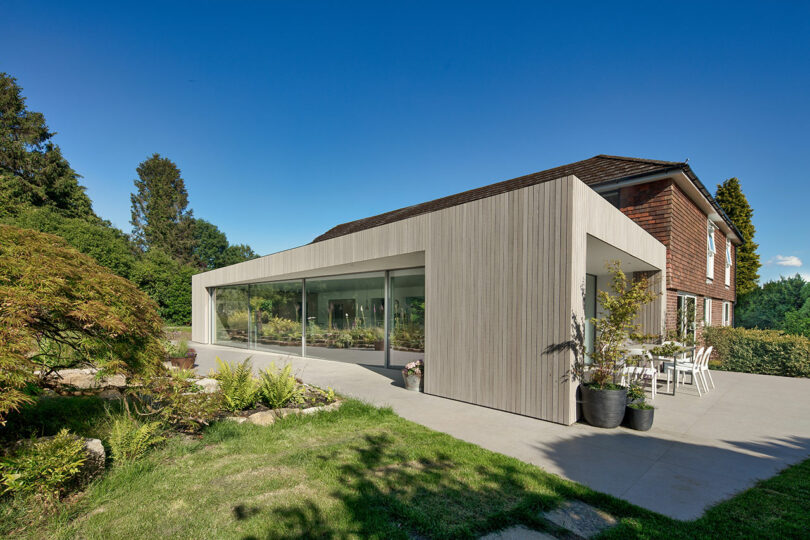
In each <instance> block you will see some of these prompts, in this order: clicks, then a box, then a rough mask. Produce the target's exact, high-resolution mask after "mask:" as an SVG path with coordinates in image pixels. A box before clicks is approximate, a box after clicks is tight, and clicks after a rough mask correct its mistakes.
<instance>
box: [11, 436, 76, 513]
mask: <svg viewBox="0 0 810 540" xmlns="http://www.w3.org/2000/svg"><path fill="white" fill-rule="evenodd" d="M86 460H87V455H86V454H85V452H84V441H83V440H82V439H80V438H78V437H76V436H75V435H72V434H71V433H70V432H69V431H68V430H67V429H63V430H62V431H60V432H59V433H58V434H57V435H56V436H54V437H50V438H47V439H35V438H32V439H31V440H30V441H27V442H25V443H23V444H22V446H20V448H19V449H18V450H17V451H16V452H15V453H14V454H12V455H11V456H9V457H6V458H4V459H3V460H2V461H0V482H2V486H3V493H14V494H38V495H43V496H45V497H57V498H58V497H59V496H60V495H61V494H62V493H63V492H64V491H65V490H66V489H67V488H68V487H69V486H70V485H71V483H72V482H73V481H74V480H75V479H76V478H77V476H78V475H79V472H80V471H81V468H82V465H84V462H85V461H86Z"/></svg>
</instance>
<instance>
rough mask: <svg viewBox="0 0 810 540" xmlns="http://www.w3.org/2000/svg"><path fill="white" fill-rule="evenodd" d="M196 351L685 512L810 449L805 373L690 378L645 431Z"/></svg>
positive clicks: (319, 366) (353, 372)
mask: <svg viewBox="0 0 810 540" xmlns="http://www.w3.org/2000/svg"><path fill="white" fill-rule="evenodd" d="M192 346H193V347H194V348H195V349H196V350H197V363H198V366H197V368H196V369H197V371H198V372H199V373H203V374H205V373H207V372H208V371H209V369H211V368H214V367H215V365H216V364H215V360H214V359H215V357H216V356H219V357H220V358H222V359H223V360H226V361H241V360H243V359H244V358H246V357H247V356H252V357H253V365H254V367H255V368H257V369H260V368H264V367H266V366H267V365H269V363H270V362H271V361H273V362H275V363H276V365H281V364H284V363H287V362H289V363H291V364H292V366H293V370H294V371H295V373H296V376H298V377H300V378H301V379H303V380H305V381H307V382H310V383H312V384H316V385H319V386H324V387H325V386H331V387H332V388H334V389H335V391H337V392H339V393H342V394H344V395H347V396H352V397H356V398H359V399H362V400H364V401H367V402H369V403H372V404H374V405H378V406H390V407H392V408H393V409H394V411H396V413H397V414H399V415H400V416H402V417H404V418H406V419H408V420H411V421H413V422H417V423H419V424H422V425H424V426H427V427H429V428H431V429H435V430H437V431H442V432H444V433H448V434H450V435H452V436H454V437H457V438H459V439H462V440H465V441H468V442H471V443H474V444H477V445H479V446H481V447H483V448H486V449H488V450H492V451H495V452H500V453H502V454H506V455H509V456H512V457H515V458H517V459H520V460H523V461H526V462H528V463H532V464H534V465H537V466H539V467H541V468H543V469H544V470H546V471H548V472H551V473H553V474H557V475H560V476H562V477H564V478H568V479H570V480H574V481H576V482H579V483H581V484H584V485H586V486H589V487H591V488H593V489H595V490H597V491H601V492H603V493H608V494H610V495H614V496H617V497H620V498H623V499H625V500H629V501H630V502H632V503H634V504H637V505H639V506H642V507H644V508H647V509H649V510H654V511H656V512H660V513H662V514H664V515H667V516H670V517H673V518H676V519H682V520H691V519H696V518H698V517H700V515H702V513H703V512H704V510H705V508H706V507H708V506H711V505H714V504H717V503H718V502H721V501H723V500H725V499H727V498H729V497H731V496H733V495H734V494H736V493H738V492H739V491H741V490H744V489H746V488H748V487H751V486H753V485H754V484H755V483H756V481H757V480H759V479H763V478H768V477H770V476H773V475H774V474H776V473H777V472H778V471H779V470H781V469H783V468H785V467H787V466H789V465H792V464H795V463H798V462H800V461H802V460H804V459H807V458H808V457H810V415H808V414H807V411H810V379H792V378H787V377H772V376H765V375H750V374H744V373H731V372H713V373H712V374H713V376H714V381H715V384H716V386H717V388H716V389H714V390H710V391H709V393H708V394H704V395H703V397H698V396H697V392H692V390H694V388H693V387H691V386H690V385H688V384H687V385H684V386H681V387H680V388H679V391H678V393H677V395H676V396H672V395H668V394H665V393H664V390H665V386H666V385H665V384H664V385H659V390H661V392H660V393H659V394H658V395H657V397H656V399H655V401H654V405H655V407H656V411H655V423H654V424H653V427H652V429H651V430H650V431H648V432H637V431H632V430H629V429H626V428H618V429H614V430H603V429H598V428H592V427H590V426H588V425H585V424H575V425H573V426H562V425H559V424H553V423H551V422H545V421H543V420H538V419H535V418H529V417H525V416H519V415H516V414H511V413H507V412H504V411H498V410H494V409H488V408H486V407H479V406H476V405H471V404H468V403H463V402H459V401H454V400H451V399H445V398H441V397H438V396H431V395H427V394H423V393H419V392H409V391H407V390H405V389H404V388H403V384H402V375H401V373H400V372H399V370H386V369H384V368H381V367H379V366H362V365H358V364H352V363H348V362H338V361H330V360H321V359H315V358H302V357H295V356H284V355H278V354H272V353H265V352H260V351H248V350H244V349H234V348H230V347H221V346H212V345H201V344H193V345H192Z"/></svg>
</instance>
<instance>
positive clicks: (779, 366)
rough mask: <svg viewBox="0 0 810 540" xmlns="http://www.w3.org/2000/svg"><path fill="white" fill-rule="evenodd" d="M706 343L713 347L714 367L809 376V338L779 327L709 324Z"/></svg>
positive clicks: (704, 334)
mask: <svg viewBox="0 0 810 540" xmlns="http://www.w3.org/2000/svg"><path fill="white" fill-rule="evenodd" d="M703 337H704V339H705V341H706V345H707V346H709V345H711V346H713V347H714V354H713V356H712V359H713V362H712V363H713V367H715V368H717V369H722V370H726V371H739V372H741V373H759V374H762V375H781V376H784V377H810V339H808V338H806V337H803V336H794V335H790V334H785V333H783V332H780V331H778V330H757V329H747V328H731V327H709V328H706V329H704V330H703Z"/></svg>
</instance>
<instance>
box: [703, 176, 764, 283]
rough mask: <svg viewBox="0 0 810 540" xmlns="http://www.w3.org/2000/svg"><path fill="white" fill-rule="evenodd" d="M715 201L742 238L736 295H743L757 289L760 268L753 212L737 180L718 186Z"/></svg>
mask: <svg viewBox="0 0 810 540" xmlns="http://www.w3.org/2000/svg"><path fill="white" fill-rule="evenodd" d="M715 199H716V200H717V202H718V204H720V206H721V207H722V208H723V211H725V213H726V215H727V216H728V217H729V218H730V219H731V221H732V222H733V223H734V225H736V226H737V229H739V231H740V233H742V236H743V237H742V241H743V242H742V244H741V245H740V246H738V247H737V268H736V275H737V279H736V285H737V295H744V294H746V293H748V292H750V291H753V290H754V289H755V288H756V287H757V283H758V282H759V273H758V272H759V268H760V266H762V265H761V264H760V262H759V254H758V253H757V248H758V247H759V244H757V243H756V242H754V234H755V233H756V229H754V223H753V221H752V218H753V217H754V210H753V209H752V208H751V205H750V204H748V199H747V198H746V197H745V194H743V192H742V187H741V186H740V181H739V180H738V179H737V178H729V179H728V180H726V181H725V182H723V183H722V184H718V185H717V194H716V195H715Z"/></svg>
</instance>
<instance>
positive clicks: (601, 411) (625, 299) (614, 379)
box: [582, 261, 656, 428]
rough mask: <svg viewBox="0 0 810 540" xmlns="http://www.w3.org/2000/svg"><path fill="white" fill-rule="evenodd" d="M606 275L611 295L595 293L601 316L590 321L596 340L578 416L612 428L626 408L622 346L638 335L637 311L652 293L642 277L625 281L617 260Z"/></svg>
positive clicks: (602, 292)
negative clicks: (601, 312)
mask: <svg viewBox="0 0 810 540" xmlns="http://www.w3.org/2000/svg"><path fill="white" fill-rule="evenodd" d="M608 272H609V273H610V275H611V277H612V279H611V284H610V288H611V292H607V291H598V292H597V298H598V301H599V305H600V306H601V308H602V311H603V312H604V316H603V317H602V318H593V319H591V322H592V323H593V325H594V330H595V335H596V337H595V340H594V347H593V352H591V354H590V359H591V364H590V368H591V369H590V370H589V371H588V374H589V375H590V380H589V381H588V382H586V383H584V384H583V385H582V414H583V416H585V420H586V421H587V422H588V423H589V424H591V425H593V426H597V427H605V428H615V427H617V426H618V425H619V424H621V422H622V419H623V418H624V412H625V407H626V405H627V388H625V387H623V386H621V384H620V381H621V371H622V368H623V367H624V363H623V360H624V358H625V356H626V355H627V348H626V343H627V341H628V340H629V338H630V334H631V333H636V332H638V325H637V324H636V323H635V320H636V317H637V316H638V312H639V310H640V309H641V307H642V306H644V305H645V304H648V303H650V302H652V301H653V300H654V299H655V297H656V294H655V293H653V292H651V291H650V290H649V283H648V281H647V279H646V278H642V279H639V280H637V281H634V282H632V283H631V282H629V281H628V279H627V276H625V274H624V272H623V271H622V268H621V264H620V263H619V262H618V261H614V262H612V263H610V264H608Z"/></svg>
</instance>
